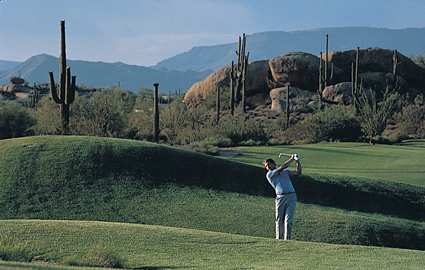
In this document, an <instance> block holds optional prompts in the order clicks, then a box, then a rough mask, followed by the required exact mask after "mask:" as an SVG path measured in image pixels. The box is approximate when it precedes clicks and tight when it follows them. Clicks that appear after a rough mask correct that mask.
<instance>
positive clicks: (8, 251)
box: [0, 238, 33, 262]
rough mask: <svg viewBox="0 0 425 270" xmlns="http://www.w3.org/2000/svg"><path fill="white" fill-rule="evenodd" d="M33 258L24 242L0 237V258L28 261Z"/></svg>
mask: <svg viewBox="0 0 425 270" xmlns="http://www.w3.org/2000/svg"><path fill="white" fill-rule="evenodd" d="M32 258H33V254H32V252H30V251H29V249H28V247H27V245H26V244H25V243H15V242H13V241H11V240H10V239H7V238H6V239H4V238H0V260H3V261H14V262H30V261H31V260H32Z"/></svg>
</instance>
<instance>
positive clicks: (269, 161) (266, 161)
mask: <svg viewBox="0 0 425 270" xmlns="http://www.w3.org/2000/svg"><path fill="white" fill-rule="evenodd" d="M263 163H267V164H268V163H274V164H276V162H275V161H274V160H273V159H271V158H268V159H266V160H264V161H263Z"/></svg>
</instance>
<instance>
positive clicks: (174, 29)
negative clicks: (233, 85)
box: [0, 0, 425, 65]
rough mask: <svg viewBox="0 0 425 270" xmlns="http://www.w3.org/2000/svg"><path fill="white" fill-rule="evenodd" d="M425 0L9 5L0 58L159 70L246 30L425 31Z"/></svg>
mask: <svg viewBox="0 0 425 270" xmlns="http://www.w3.org/2000/svg"><path fill="white" fill-rule="evenodd" d="M424 11H425V0H356V1H352V0H349V1H347V0H291V1H289V0H231V1H230V0H229V1H227V0H2V1H1V2H0V59H5V60H19V61H21V60H25V59H26V58H28V57H30V56H32V55H35V54H40V53H48V54H53V55H57V54H58V52H59V40H58V39H59V20H61V19H65V20H66V24H67V42H68V57H69V58H71V59H85V60H102V61H107V62H115V61H122V62H126V63H130V64H137V65H152V64H155V63H157V62H158V61H160V60H162V59H164V58H167V57H171V56H174V55H175V54H177V53H181V52H184V51H187V50H189V49H190V48H192V47H193V46H199V45H213V44H219V43H227V42H232V41H235V40H236V38H237V36H238V35H239V34H240V33H242V32H246V33H254V32H261V31H270V30H283V31H290V30H300V29H310V28H319V27H332V26H373V27H388V28H406V27H425V16H424Z"/></svg>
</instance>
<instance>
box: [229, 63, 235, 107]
mask: <svg viewBox="0 0 425 270" xmlns="http://www.w3.org/2000/svg"><path fill="white" fill-rule="evenodd" d="M234 65H235V64H234V62H233V61H232V66H231V70H230V113H231V114H232V115H234V114H235V86H234V77H235V67H234Z"/></svg>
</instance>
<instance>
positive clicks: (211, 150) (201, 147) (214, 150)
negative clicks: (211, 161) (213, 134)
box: [184, 142, 220, 156]
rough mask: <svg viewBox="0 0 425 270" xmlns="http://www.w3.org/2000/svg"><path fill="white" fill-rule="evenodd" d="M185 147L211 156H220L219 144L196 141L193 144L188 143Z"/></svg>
mask: <svg viewBox="0 0 425 270" xmlns="http://www.w3.org/2000/svg"><path fill="white" fill-rule="evenodd" d="M184 148H185V149H188V150H191V151H195V152H198V153H203V154H207V155H210V156H218V155H219V154H220V153H219V150H218V147H217V146H214V145H211V144H208V143H206V142H194V143H192V144H189V145H186V146H185V147H184Z"/></svg>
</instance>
